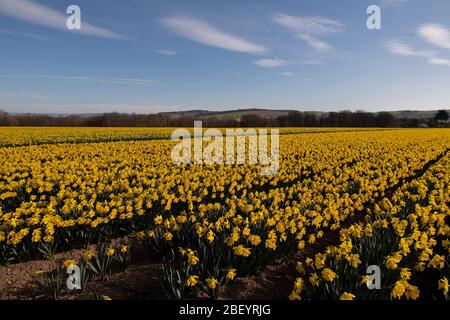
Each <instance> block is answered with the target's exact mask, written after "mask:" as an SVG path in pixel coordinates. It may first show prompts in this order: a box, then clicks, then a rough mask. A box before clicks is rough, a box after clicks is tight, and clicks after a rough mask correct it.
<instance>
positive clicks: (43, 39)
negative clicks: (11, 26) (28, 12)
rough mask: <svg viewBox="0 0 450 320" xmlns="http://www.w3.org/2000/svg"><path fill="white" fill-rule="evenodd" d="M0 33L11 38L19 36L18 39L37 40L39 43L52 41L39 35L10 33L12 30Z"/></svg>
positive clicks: (0, 31)
mask: <svg viewBox="0 0 450 320" xmlns="http://www.w3.org/2000/svg"><path fill="white" fill-rule="evenodd" d="M0 33H1V34H6V35H9V36H17V37H22V38H28V39H33V40H37V41H51V39H50V38H48V37H45V36H41V35H38V34H33V33H25V32H18V31H10V30H5V29H0Z"/></svg>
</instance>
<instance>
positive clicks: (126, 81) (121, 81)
mask: <svg viewBox="0 0 450 320" xmlns="http://www.w3.org/2000/svg"><path fill="white" fill-rule="evenodd" d="M0 78H37V79H54V80H69V81H87V82H95V83H108V84H118V85H138V86H151V85H153V84H155V83H158V82H157V81H154V80H148V79H136V78H97V77H85V76H67V75H47V74H0Z"/></svg>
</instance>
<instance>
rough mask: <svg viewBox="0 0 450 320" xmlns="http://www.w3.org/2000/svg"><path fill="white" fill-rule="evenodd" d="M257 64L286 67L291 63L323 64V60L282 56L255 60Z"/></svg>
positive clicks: (269, 66) (266, 66)
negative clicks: (285, 57)
mask: <svg viewBox="0 0 450 320" xmlns="http://www.w3.org/2000/svg"><path fill="white" fill-rule="evenodd" d="M253 63H254V64H255V65H257V66H258V67H262V68H268V69H272V68H280V67H286V66H291V65H321V64H323V62H322V60H320V59H309V60H303V59H290V60H285V59H281V58H262V59H258V60H255V61H253Z"/></svg>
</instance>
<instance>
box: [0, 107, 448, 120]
mask: <svg viewBox="0 0 450 320" xmlns="http://www.w3.org/2000/svg"><path fill="white" fill-rule="evenodd" d="M294 111H300V110H288V109H286V110H273V109H257V108H253V109H234V110H227V111H209V110H200V109H199V110H187V111H173V112H159V113H156V114H158V115H166V116H170V117H173V118H177V117H186V116H190V117H194V118H195V117H202V118H205V119H208V118H210V119H234V120H239V119H241V118H242V116H244V115H254V116H259V117H263V118H277V117H279V116H285V115H287V114H288V113H289V112H294ZM448 111H449V112H450V110H448ZM301 112H303V113H310V114H314V115H315V116H316V117H318V118H322V117H326V116H328V114H329V112H325V111H301ZM388 112H389V113H391V114H392V115H393V116H394V118H396V119H419V120H428V119H431V118H434V116H435V115H436V113H437V112H438V110H430V111H416V110H399V111H388ZM9 114H10V115H12V116H15V115H23V114H24V113H15V112H12V113H9ZM102 114H103V113H81V114H64V113H61V114H57V113H33V115H46V116H51V117H68V116H79V117H82V118H90V117H96V116H100V115H102ZM123 114H126V113H123Z"/></svg>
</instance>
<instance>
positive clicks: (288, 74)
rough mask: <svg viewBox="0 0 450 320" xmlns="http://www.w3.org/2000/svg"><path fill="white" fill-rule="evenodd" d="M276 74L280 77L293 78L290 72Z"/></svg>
mask: <svg viewBox="0 0 450 320" xmlns="http://www.w3.org/2000/svg"><path fill="white" fill-rule="evenodd" d="M278 74H279V75H280V76H283V77H293V76H294V74H293V73H292V72H289V71H285V72H278Z"/></svg>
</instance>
